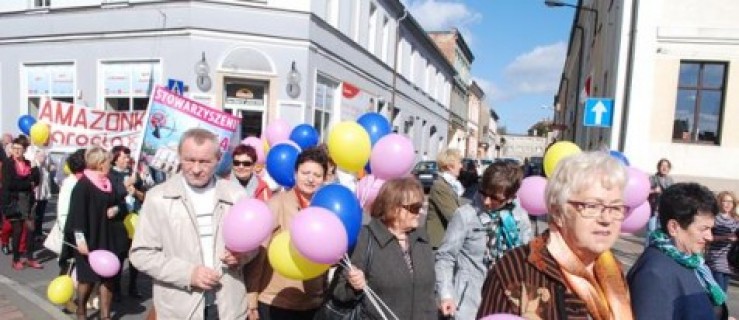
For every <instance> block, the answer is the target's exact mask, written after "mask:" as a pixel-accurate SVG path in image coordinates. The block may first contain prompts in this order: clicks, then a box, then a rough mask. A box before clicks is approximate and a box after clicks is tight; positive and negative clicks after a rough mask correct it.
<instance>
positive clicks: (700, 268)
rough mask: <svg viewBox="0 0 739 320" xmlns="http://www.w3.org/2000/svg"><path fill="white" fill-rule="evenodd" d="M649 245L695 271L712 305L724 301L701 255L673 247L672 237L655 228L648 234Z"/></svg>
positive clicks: (724, 296)
mask: <svg viewBox="0 0 739 320" xmlns="http://www.w3.org/2000/svg"><path fill="white" fill-rule="evenodd" d="M648 239H649V245H650V246H652V247H655V248H657V249H658V250H659V251H661V252H662V253H664V254H665V255H667V256H668V257H670V258H672V259H673V260H675V262H677V263H679V264H680V265H681V266H683V267H686V268H688V269H691V270H693V271H694V272H695V276H696V277H697V278H698V282H700V284H701V285H702V286H703V288H704V289H706V291H707V292H708V295H709V296H710V297H711V302H713V305H715V306H720V305H722V304H724V302H725V301H726V294H725V293H724V291H723V290H722V289H721V287H719V285H718V284H717V283H716V280H714V279H713V275H712V274H711V269H709V268H708V265H706V262H705V260H704V259H703V256H701V255H700V254H697V253H693V254H687V253H684V252H681V251H680V250H678V249H677V247H675V243H674V242H673V240H672V238H670V236H668V235H667V233H665V232H664V231H662V229H656V230H654V231H652V232H650V233H649V234H648Z"/></svg>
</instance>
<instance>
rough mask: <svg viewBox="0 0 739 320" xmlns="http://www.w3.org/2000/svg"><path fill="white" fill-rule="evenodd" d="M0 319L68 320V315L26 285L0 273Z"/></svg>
mask: <svg viewBox="0 0 739 320" xmlns="http://www.w3.org/2000/svg"><path fill="white" fill-rule="evenodd" d="M0 319H3V320H37V319H58V320H69V319H71V317H70V316H68V315H66V314H64V313H63V312H61V310H60V309H59V308H57V307H56V306H54V305H52V304H51V303H49V302H48V301H46V300H45V299H44V297H40V296H38V295H37V293H36V292H33V290H31V289H30V288H28V287H27V286H25V285H23V284H20V283H18V282H16V281H15V280H12V279H10V278H7V277H5V276H2V275H0Z"/></svg>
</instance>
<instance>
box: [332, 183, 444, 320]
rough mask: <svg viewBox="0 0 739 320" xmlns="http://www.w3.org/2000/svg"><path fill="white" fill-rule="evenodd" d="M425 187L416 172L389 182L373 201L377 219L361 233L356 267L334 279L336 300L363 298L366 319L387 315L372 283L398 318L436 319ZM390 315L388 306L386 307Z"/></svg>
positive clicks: (410, 319) (353, 261)
mask: <svg viewBox="0 0 739 320" xmlns="http://www.w3.org/2000/svg"><path fill="white" fill-rule="evenodd" d="M422 209H423V187H421V184H420V183H419V182H418V180H416V179H415V178H413V177H408V178H400V179H395V180H390V181H387V182H385V184H384V185H383V186H382V187H381V188H380V191H379V193H378V195H377V198H376V199H375V202H374V204H373V205H372V211H371V215H372V220H371V221H370V223H369V225H367V226H365V227H364V228H362V230H361V231H360V232H359V237H358V240H357V244H356V246H355V249H354V252H352V255H351V262H352V265H353V266H352V269H351V270H345V271H344V272H345V273H344V275H343V276H338V278H337V281H335V282H334V289H333V291H332V292H333V295H332V297H333V299H335V300H336V301H338V302H344V303H346V302H351V301H357V300H359V299H364V305H365V306H366V308H365V309H364V311H365V314H363V315H362V319H382V317H381V315H380V313H379V312H378V311H377V310H376V309H375V308H374V307H372V306H371V305H370V303H369V300H368V299H367V297H366V296H367V293H362V291H363V290H364V288H365V287H366V286H369V287H370V288H371V289H372V290H373V291H374V292H375V293H376V294H377V296H378V297H379V298H380V299H381V300H382V301H383V302H384V303H385V304H386V305H387V307H388V309H389V310H390V311H391V312H392V313H393V314H395V316H396V317H397V318H393V317H389V318H390V319H404V320H421V319H423V320H426V319H434V318H435V317H436V315H437V313H436V311H435V308H434V305H435V301H434V258H433V257H434V255H433V250H432V249H431V244H430V243H429V239H428V236H427V234H426V231H425V230H423V229H420V228H419V223H420V222H419V218H420V215H421V210H422ZM383 311H384V312H385V314H389V313H387V310H383Z"/></svg>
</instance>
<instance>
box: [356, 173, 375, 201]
mask: <svg viewBox="0 0 739 320" xmlns="http://www.w3.org/2000/svg"><path fill="white" fill-rule="evenodd" d="M366 178H367V181H368V182H367V184H368V185H369V186H365V187H364V188H362V197H361V199H359V205H360V206H361V207H362V208H364V205H365V204H366V203H367V197H368V196H369V193H370V189H372V187H374V185H375V177H374V176H373V175H371V174H370V175H367V177H366Z"/></svg>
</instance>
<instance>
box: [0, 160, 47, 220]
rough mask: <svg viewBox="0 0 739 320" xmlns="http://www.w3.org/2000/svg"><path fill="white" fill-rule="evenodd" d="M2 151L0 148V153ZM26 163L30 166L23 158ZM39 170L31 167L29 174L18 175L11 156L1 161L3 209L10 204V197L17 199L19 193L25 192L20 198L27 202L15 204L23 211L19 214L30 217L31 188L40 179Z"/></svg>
mask: <svg viewBox="0 0 739 320" xmlns="http://www.w3.org/2000/svg"><path fill="white" fill-rule="evenodd" d="M2 152H4V151H2V150H0V153H2ZM23 161H24V162H25V163H26V165H28V166H29V167H30V166H31V162H29V161H28V160H25V159H24V160H23ZM39 177H40V174H39V170H38V168H36V167H33V168H31V174H30V175H28V176H25V177H20V176H18V173H17V172H16V171H15V160H13V158H12V157H7V158H5V160H3V162H2V186H3V187H2V191H1V192H0V204H2V208H3V211H5V209H6V208H5V206H7V205H10V203H11V200H12V199H16V200H17V199H18V194H19V193H26V194H27V196H26V197H23V198H22V199H26V200H27V203H18V204H17V205H18V206H19V208H20V209H21V210H22V211H23V212H22V213H21V214H22V215H23V218H29V217H31V207H33V202H34V196H33V188H34V186H36V185H38V183H39V180H40V178H39Z"/></svg>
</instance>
